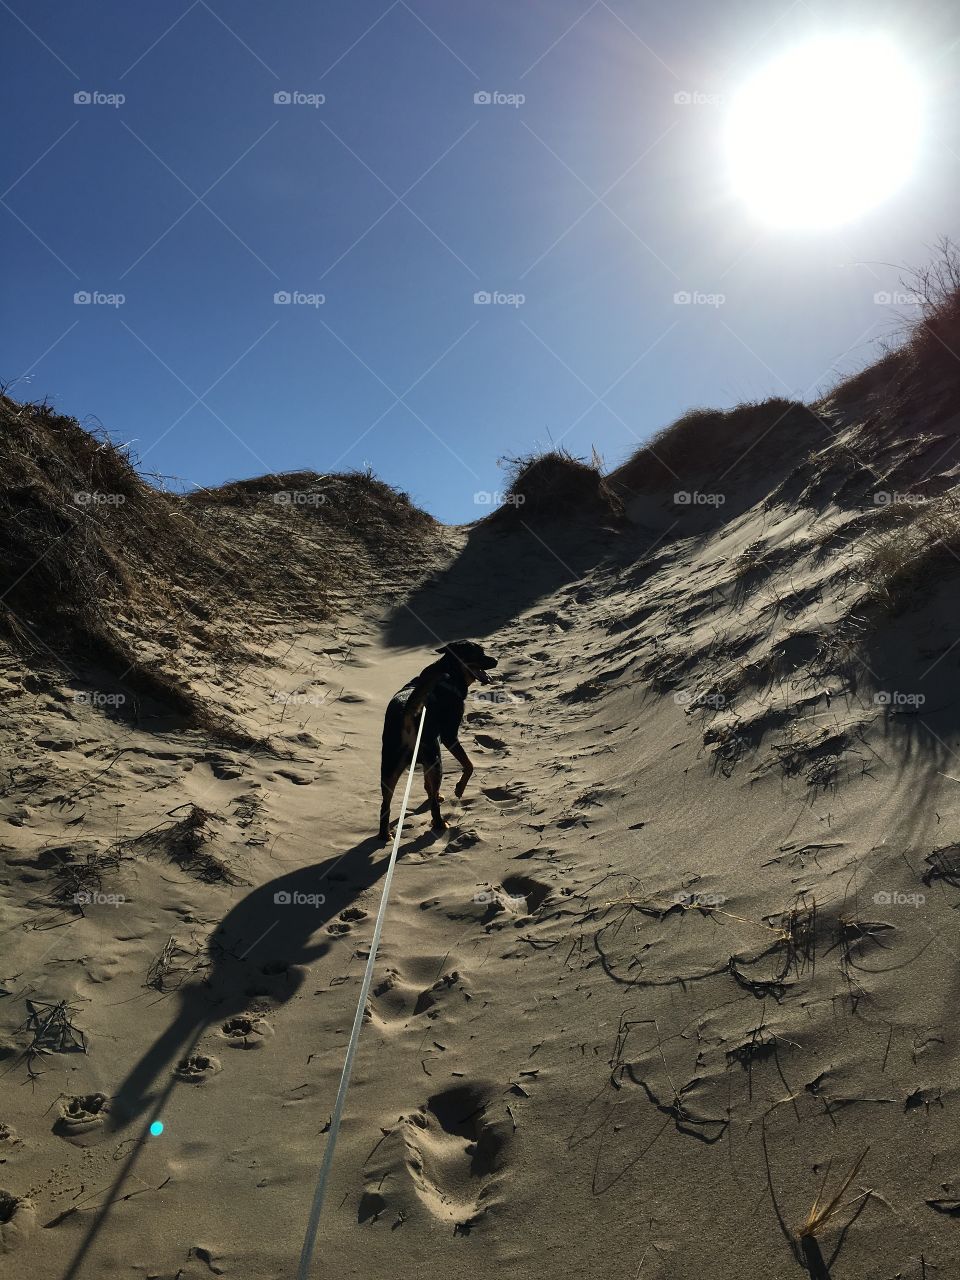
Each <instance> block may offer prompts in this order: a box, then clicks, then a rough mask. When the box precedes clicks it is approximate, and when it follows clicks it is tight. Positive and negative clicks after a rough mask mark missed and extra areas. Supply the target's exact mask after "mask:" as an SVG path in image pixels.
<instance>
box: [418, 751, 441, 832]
mask: <svg viewBox="0 0 960 1280" xmlns="http://www.w3.org/2000/svg"><path fill="white" fill-rule="evenodd" d="M442 777H443V766H442V764H441V763H440V761H439V760H437V761H435V762H434V763H433V764H431V765H428V767H427V768H426V769H424V771H423V784H424V786H425V787H426V789H427V799H428V800H429V801H430V818H431V821H432V825H433V829H434V831H446V829H447V823H446V821H445V819H444V816H443V814H442V813H441V812H440V780H441V779H442Z"/></svg>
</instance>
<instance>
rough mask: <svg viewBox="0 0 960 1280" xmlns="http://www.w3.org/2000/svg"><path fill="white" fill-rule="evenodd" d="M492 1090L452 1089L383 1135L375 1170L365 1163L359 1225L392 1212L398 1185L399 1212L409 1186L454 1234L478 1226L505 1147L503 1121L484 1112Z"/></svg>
mask: <svg viewBox="0 0 960 1280" xmlns="http://www.w3.org/2000/svg"><path fill="white" fill-rule="evenodd" d="M493 1093H494V1089H493V1088H492V1087H488V1086H485V1085H483V1084H480V1083H463V1084H456V1085H453V1086H452V1087H451V1088H448V1089H444V1090H443V1091H442V1092H440V1093H435V1094H433V1096H432V1097H430V1098H428V1099H427V1101H426V1102H425V1103H423V1105H422V1106H420V1107H419V1108H418V1110H416V1111H414V1112H413V1113H412V1114H411V1115H407V1116H401V1117H400V1120H399V1122H398V1123H397V1124H396V1125H395V1126H394V1127H393V1128H392V1129H390V1130H388V1131H387V1134H386V1138H385V1141H384V1142H383V1143H382V1144H381V1146H380V1148H379V1151H378V1165H377V1167H376V1168H373V1167H371V1166H368V1169H367V1174H368V1177H369V1178H370V1184H369V1185H368V1187H367V1188H366V1189H365V1190H364V1193H363V1196H362V1197H361V1200H360V1206H361V1208H362V1210H363V1211H365V1212H366V1218H365V1219H364V1220H371V1219H372V1220H374V1221H375V1220H376V1219H377V1217H379V1215H380V1214H382V1213H383V1212H384V1210H386V1209H387V1208H388V1207H389V1204H388V1201H387V1198H386V1195H385V1194H384V1189H385V1188H386V1187H395V1188H396V1190H395V1191H393V1193H392V1194H393V1195H394V1196H395V1197H396V1200H397V1208H399V1209H402V1210H405V1207H406V1206H405V1203H404V1202H405V1201H407V1203H409V1200H408V1198H407V1197H406V1196H405V1195H404V1190H405V1187H404V1183H406V1186H408V1187H412V1189H413V1191H414V1193H415V1195H416V1197H417V1199H418V1200H419V1202H420V1204H421V1205H423V1207H424V1208H425V1209H426V1210H427V1212H428V1213H429V1214H430V1215H431V1217H433V1218H434V1219H435V1220H437V1221H438V1222H440V1223H443V1224H445V1225H446V1226H449V1227H452V1228H453V1231H454V1234H466V1233H467V1232H468V1231H470V1230H471V1228H472V1227H474V1226H476V1225H477V1223H478V1222H479V1220H480V1218H481V1217H482V1215H483V1214H484V1213H485V1212H486V1211H487V1210H488V1209H489V1208H490V1206H491V1205H492V1203H493V1199H492V1197H493V1194H494V1192H495V1190H496V1187H497V1182H498V1179H497V1177H496V1175H497V1174H499V1173H500V1172H501V1170H502V1169H503V1165H504V1159H505V1149H506V1146H507V1144H508V1142H509V1133H508V1129H507V1125H506V1123H503V1122H495V1121H493V1120H492V1119H491V1118H490V1116H489V1115H488V1114H487V1111H488V1106H489V1099H490V1098H491V1096H492V1095H493ZM388 1174H389V1175H393V1176H391V1177H388V1176H387V1175H388ZM374 1194H375V1195H376V1196H377V1197H378V1201H377V1202H374V1200H373V1199H372V1196H373V1195H374ZM389 1194H390V1193H387V1195H389ZM379 1201H383V1203H382V1204H381V1203H379ZM371 1210H373V1211H374V1212H370V1211H371Z"/></svg>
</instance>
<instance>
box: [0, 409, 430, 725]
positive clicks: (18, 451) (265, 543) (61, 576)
mask: <svg viewBox="0 0 960 1280" xmlns="http://www.w3.org/2000/svg"><path fill="white" fill-rule="evenodd" d="M0 430H2V446H0V448H2V453H0V537H2V539H3V546H4V551H5V556H4V560H3V564H2V565H0V630H2V632H3V633H4V634H5V636H6V639H7V642H8V644H9V645H10V646H11V647H12V648H13V649H14V651H16V652H18V653H19V654H21V655H24V656H29V659H30V661H31V663H32V664H33V665H34V666H35V667H36V668H37V669H45V668H47V667H50V668H52V669H64V668H65V669H66V670H72V668H73V666H74V665H76V664H78V663H90V664H93V665H94V666H95V667H98V668H101V669H103V670H104V671H105V672H107V673H109V674H110V676H111V678H114V679H118V680H120V681H121V682H122V683H123V685H124V686H125V687H128V688H129V689H130V690H132V691H134V692H135V693H137V694H141V695H144V696H146V697H147V698H150V699H152V700H155V701H156V702H158V703H159V704H161V705H162V706H163V707H165V708H168V709H170V710H172V711H173V712H175V713H176V714H177V715H178V716H181V717H185V718H186V720H187V722H189V723H192V724H196V725H198V726H203V727H207V728H211V729H213V728H215V727H219V728H221V729H223V730H224V731H225V732H226V733H227V736H233V731H232V730H230V729H229V727H228V726H227V725H226V724H225V722H224V721H223V718H222V716H220V715H219V714H215V713H213V712H211V709H210V707H209V706H207V705H206V703H205V701H204V698H203V697H202V696H200V695H199V694H198V693H197V692H196V691H195V690H194V689H193V688H191V673H190V671H189V670H188V669H187V668H189V667H190V666H191V665H192V666H194V667H195V666H196V665H197V663H196V661H195V657H196V655H197V654H200V653H202V654H204V655H213V654H215V655H217V659H218V661H220V662H223V661H224V660H225V659H230V658H233V659H236V660H238V661H243V660H249V658H250V656H251V655H250V652H249V646H248V644H246V643H245V642H244V641H243V640H242V638H241V637H242V636H243V634H244V632H243V631H242V630H241V629H239V628H238V627H237V626H236V625H235V624H236V622H237V621H238V620H241V621H249V619H250V618H251V616H256V614H257V613H258V612H265V613H268V614H270V615H275V614H276V613H277V612H278V611H284V610H285V611H287V612H288V613H289V614H291V615H292V616H297V617H300V618H302V619H304V620H306V619H312V620H314V621H319V620H322V619H323V618H325V617H327V616H329V614H330V612H331V608H332V605H331V601H332V598H333V596H334V595H335V594H336V593H337V592H343V591H348V590H359V589H361V587H362V583H363V582H364V580H365V579H367V578H369V577H370V575H371V574H372V573H373V572H376V571H379V569H381V568H382V567H384V566H390V565H391V564H397V565H398V566H399V565H401V564H403V563H404V562H405V561H406V559H407V556H408V554H409V548H410V545H411V543H413V544H420V545H421V546H423V545H424V543H426V544H428V545H433V546H435V545H436V544H437V536H436V530H437V525H436V522H435V521H434V520H433V518H432V517H431V516H429V515H427V514H426V513H425V512H423V511H420V510H418V509H417V508H416V507H414V506H413V505H412V504H411V502H410V501H409V499H408V498H407V496H406V495H405V494H403V493H400V492H398V491H397V490H395V489H393V488H391V487H390V486H389V485H387V484H385V483H383V482H382V481H380V480H378V479H377V478H376V477H374V476H373V475H371V474H368V473H360V472H351V473H345V474H343V475H330V476H322V475H319V474H317V473H315V472H292V473H288V474H286V475H275V476H264V477H259V478H256V479H252V480H246V481H236V482H234V483H232V484H227V485H224V486H221V487H220V488H218V489H212V490H203V491H201V492H199V493H196V494H193V495H191V496H190V497H181V496H179V495H177V494H174V493H169V492H165V491H163V490H161V489H159V488H156V487H155V486H154V485H152V484H150V483H148V481H147V480H146V479H144V478H143V477H142V476H141V475H140V474H139V472H138V471H137V468H136V465H135V463H136V460H135V459H133V458H131V456H130V454H129V452H128V450H126V449H125V448H122V447H117V446H116V445H115V444H114V443H113V442H112V441H111V440H110V439H109V438H108V437H107V436H106V435H105V434H104V433H102V432H94V431H88V430H86V429H85V428H84V427H82V426H81V425H80V424H79V423H78V422H77V421H76V419H74V418H71V417H67V416H65V415H62V414H57V413H55V412H54V411H53V410H52V409H50V408H49V406H47V405H45V404H40V405H36V404H18V403H17V402H15V401H13V400H11V399H10V398H8V397H5V396H4V397H2V399H0Z"/></svg>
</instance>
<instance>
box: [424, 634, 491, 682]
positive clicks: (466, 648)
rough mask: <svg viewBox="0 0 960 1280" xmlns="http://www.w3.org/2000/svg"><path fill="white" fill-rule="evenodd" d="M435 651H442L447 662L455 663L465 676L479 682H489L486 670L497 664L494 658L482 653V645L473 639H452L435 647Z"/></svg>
mask: <svg viewBox="0 0 960 1280" xmlns="http://www.w3.org/2000/svg"><path fill="white" fill-rule="evenodd" d="M437 653H442V654H443V655H444V657H445V658H446V659H447V661H448V662H453V663H457V664H458V665H459V667H460V668H461V669H462V670H463V671H464V673H465V674H466V675H467V676H469V677H470V678H471V679H474V680H479V681H480V683H481V684H489V683H490V677H489V676H488V675H487V672H488V671H489V670H490V669H491V668H492V667H495V666H496V665H497V660H496V658H491V657H490V655H489V654H488V653H484V651H483V646H482V645H479V644H477V642H476V641H475V640H452V641H451V642H450V644H445V645H443V646H442V647H441V648H439V649H437Z"/></svg>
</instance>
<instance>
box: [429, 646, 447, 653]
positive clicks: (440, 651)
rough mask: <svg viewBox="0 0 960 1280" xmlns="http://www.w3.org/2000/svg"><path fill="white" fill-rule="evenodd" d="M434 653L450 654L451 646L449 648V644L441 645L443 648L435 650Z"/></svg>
mask: <svg viewBox="0 0 960 1280" xmlns="http://www.w3.org/2000/svg"><path fill="white" fill-rule="evenodd" d="M433 652H434V653H449V652H450V646H449V645H448V644H445V645H441V647H440V648H439V649H434V651H433Z"/></svg>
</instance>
